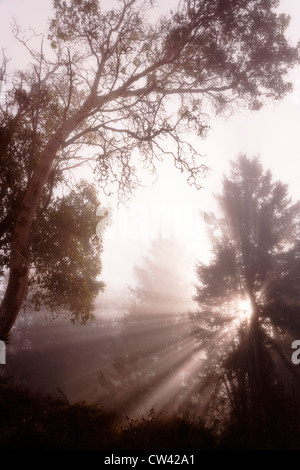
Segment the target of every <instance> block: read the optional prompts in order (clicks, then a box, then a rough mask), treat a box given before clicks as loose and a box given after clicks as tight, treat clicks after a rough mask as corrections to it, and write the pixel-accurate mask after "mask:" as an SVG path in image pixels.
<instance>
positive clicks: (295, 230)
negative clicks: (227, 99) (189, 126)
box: [191, 156, 300, 444]
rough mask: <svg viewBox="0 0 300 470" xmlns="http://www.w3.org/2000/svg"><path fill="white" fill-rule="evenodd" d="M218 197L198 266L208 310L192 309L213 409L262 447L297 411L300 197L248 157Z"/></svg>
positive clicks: (202, 305)
mask: <svg viewBox="0 0 300 470" xmlns="http://www.w3.org/2000/svg"><path fill="white" fill-rule="evenodd" d="M217 199H218V202H219V207H220V210H221V215H220V216H219V217H216V216H214V215H208V216H207V220H208V223H209V227H210V235H211V240H212V258H211V261H210V263H209V264H208V265H204V264H201V263H199V264H198V267H197V275H198V279H199V281H200V284H199V285H198V287H197V295H196V296H195V300H196V301H197V302H198V304H199V310H198V311H197V312H196V313H194V314H193V315H191V317H192V321H193V323H194V328H195V334H196V335H197V338H198V341H199V343H200V345H201V348H203V349H204V351H205V352H206V354H207V360H206V364H205V368H204V369H203V371H202V380H203V381H202V386H203V389H204V388H205V387H206V386H208V385H210V386H211V387H212V388H213V390H214V392H215V400H211V401H210V405H213V407H214V410H217V409H218V410H219V411H220V410H221V409H222V412H223V413H224V412H226V411H227V412H228V411H230V412H231V415H232V419H233V420H235V423H236V424H238V425H239V426H240V429H244V431H245V429H246V430H247V431H248V432H249V437H250V438H251V439H254V440H255V442H260V439H261V444H262V442H264V441H263V439H264V438H265V437H266V435H269V434H268V433H271V432H275V429H276V430H277V431H278V428H280V426H281V427H282V428H283V429H284V424H286V423H287V421H289V420H291V421H292V419H291V418H292V417H295V416H296V415H297V409H296V408H297V403H296V400H295V396H296V393H297V391H296V386H297V385H298V386H299V384H300V382H299V378H300V377H299V374H298V371H297V369H296V367H295V366H294V365H293V364H292V362H291V344H292V341H293V340H294V339H296V338H299V337H300V282H299V272H300V242H299V230H300V202H297V203H293V202H292V201H291V199H290V198H289V197H288V188H287V186H286V185H284V184H282V183H281V182H273V181H272V176H271V172H270V171H266V172H264V170H263V168H262V165H261V164H260V161H259V159H258V158H252V159H250V158H247V157H246V156H240V157H239V158H238V160H237V161H236V162H232V169H231V175H230V177H229V178H227V177H225V178H224V180H223V192H222V193H221V195H219V196H218V197H217ZM216 402H217V404H218V406H216ZM281 421H282V422H281ZM251 442H252V441H251Z"/></svg>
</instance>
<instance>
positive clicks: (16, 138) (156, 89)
mask: <svg viewBox="0 0 300 470" xmlns="http://www.w3.org/2000/svg"><path fill="white" fill-rule="evenodd" d="M277 6H278V2H277V0H264V1H263V2H262V1H258V0H252V1H250V2H249V1H248V2H245V1H244V0H235V1H221V0H214V1H211V0H210V1H208V0H185V1H184V2H182V3H180V4H179V6H178V9H177V11H175V12H173V13H172V14H171V15H169V16H167V17H162V18H160V19H159V20H158V21H157V22H154V21H149V19H148V18H149V11H150V9H151V8H152V3H151V2H148V1H145V2H141V1H139V0H122V1H121V2H120V4H119V5H118V7H117V8H111V9H110V10H107V11H104V10H102V9H101V7H100V4H99V2H98V1H97V0H70V1H69V2H66V1H62V0H54V2H53V7H54V16H53V18H52V20H51V23H50V28H49V34H48V37H47V38H43V39H42V41H41V47H40V49H39V50H34V49H32V48H31V46H30V42H28V41H26V40H25V39H24V38H23V36H22V35H21V32H20V30H19V29H18V27H17V26H16V27H15V35H16V37H17V38H18V39H19V40H20V41H21V42H23V44H24V47H25V48H27V50H28V51H29V52H30V54H31V58H32V63H31V65H30V66H29V67H28V68H27V69H26V70H22V71H19V72H16V73H14V75H13V77H11V80H10V79H9V75H8V74H7V73H5V68H6V67H5V66H6V65H7V64H6V62H5V63H4V65H3V71H2V72H3V74H2V75H4V76H5V79H4V81H5V82H6V88H7V90H8V91H7V93H6V99H5V101H4V103H1V139H2V142H3V145H2V148H1V160H2V161H4V166H5V167H6V166H7V165H8V166H9V165H10V162H11V160H10V159H8V157H7V155H11V154H12V153H14V152H15V151H16V152H17V153H18V155H19V157H18V158H20V159H21V160H20V161H21V162H22V167H23V168H26V169H27V172H28V176H29V177H28V178H27V184H26V185H24V187H23V188H22V191H20V193H18V192H17V193H16V197H15V198H14V200H15V201H16V206H17V207H16V209H15V210H14V221H13V234H12V238H11V247H12V249H11V250H10V261H9V269H10V274H9V279H8V284H7V289H6V293H5V296H4V298H3V301H2V303H1V307H0V334H1V335H3V334H7V333H8V332H9V331H10V329H11V327H12V325H13V323H14V321H15V319H16V317H17V315H18V312H19V311H20V308H21V307H22V304H23V301H24V298H25V296H26V292H27V284H28V273H29V267H30V251H31V240H32V237H33V233H34V225H35V219H36V217H37V214H38V212H39V211H40V210H41V207H43V201H44V200H45V198H47V194H49V191H50V194H51V187H52V183H51V181H53V180H54V179H55V175H57V176H56V177H57V178H58V179H60V178H61V177H62V179H61V180H60V181H61V182H63V181H64V179H63V176H61V175H63V174H64V172H65V171H66V170H68V169H72V168H74V167H75V166H76V167H78V166H80V165H81V164H83V163H84V162H87V161H90V162H91V161H92V162H93V167H94V170H95V176H96V179H97V180H98V182H99V183H100V186H101V187H102V188H103V189H106V190H107V191H111V190H114V189H115V190H116V191H118V193H119V195H120V196H122V195H124V194H125V193H127V194H128V192H129V193H130V192H131V191H133V190H134V188H135V187H136V186H137V185H138V184H139V178H138V171H139V169H140V168H146V169H147V170H148V171H152V172H155V166H156V160H157V159H161V158H162V157H165V158H172V159H173V160H174V164H175V165H176V167H178V168H179V169H180V170H181V171H185V172H186V173H187V178H188V181H189V183H191V184H195V185H196V186H197V187H200V182H199V177H201V176H203V173H204V171H205V165H203V163H202V161H201V160H200V159H199V154H198V152H197V151H196V150H195V149H194V148H193V147H192V146H191V144H190V142H189V141H188V139H186V137H185V135H186V133H187V132H194V133H196V134H197V135H198V136H200V137H205V135H206V132H207V130H208V128H209V113H210V112H211V111H212V110H213V111H214V112H216V113H222V112H223V111H225V110H226V109H228V108H234V106H235V104H239V105H240V104H246V105H247V106H249V107H250V108H251V109H259V107H260V106H261V105H262V104H263V103H264V102H266V100H270V99H274V100H278V99H281V98H282V97H283V96H284V95H285V94H286V93H287V92H288V91H289V90H290V89H291V84H290V83H289V82H288V81H286V79H285V76H286V74H287V72H288V70H289V68H290V67H292V66H294V65H295V64H296V63H298V61H299V50H298V47H293V46H291V45H290V44H289V43H288V41H287V39H286V36H285V30H286V28H287V26H288V22H289V19H288V17H287V16H286V15H284V14H278V13H277V12H276V7H277ZM46 44H47V45H46ZM49 45H50V48H49V47H48V46H49ZM20 146H21V147H20ZM15 170H16V172H15V176H16V178H19V174H18V171H19V170H18V167H16V169H15ZM7 191H8V190H7ZM3 217H4V219H6V217H8V218H9V217H10V216H9V214H8V212H7V208H6V209H5V213H4V214H3ZM6 221H7V219H6ZM1 223H2V222H1ZM3 226H5V223H3Z"/></svg>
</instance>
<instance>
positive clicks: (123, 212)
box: [0, 0, 300, 295]
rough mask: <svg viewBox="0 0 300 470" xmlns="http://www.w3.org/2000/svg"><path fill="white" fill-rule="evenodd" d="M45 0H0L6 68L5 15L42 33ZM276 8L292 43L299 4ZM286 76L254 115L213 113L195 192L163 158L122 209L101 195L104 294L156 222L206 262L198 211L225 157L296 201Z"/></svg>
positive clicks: (297, 85) (10, 43)
mask: <svg viewBox="0 0 300 470" xmlns="http://www.w3.org/2000/svg"><path fill="white" fill-rule="evenodd" d="M156 3H157V5H158V11H160V12H168V10H170V9H171V8H172V7H173V8H174V5H176V2H175V1H173V0H172V1H170V0H169V1H167V2H166V1H165V0H164V1H162V0H157V2H156ZM51 4H52V2H51V1H50V0H42V1H39V2H37V1H35V0H0V18H1V19H0V46H1V48H4V49H5V51H6V55H7V56H8V57H11V63H10V67H11V68H12V69H13V68H18V67H23V66H24V65H25V62H24V60H25V56H24V51H23V48H22V46H21V45H20V44H18V43H17V42H16V40H15V39H14V38H13V35H12V33H11V24H12V18H13V17H15V18H16V19H17V21H18V23H19V24H20V26H21V27H22V28H23V29H24V30H26V29H27V28H28V26H31V27H33V28H34V29H35V30H36V31H40V30H43V29H44V28H45V25H46V23H47V18H48V17H49V16H51ZM106 4H107V2H106ZM280 10H281V11H284V12H286V13H288V14H290V15H291V25H290V28H289V30H288V36H289V37H290V39H291V41H292V42H293V43H295V42H296V41H297V39H298V37H299V38H300V34H298V31H299V30H300V28H299V26H300V2H299V0H282V1H281V3H280ZM289 78H290V80H291V81H292V82H293V84H294V92H293V93H292V94H290V95H289V96H287V97H286V98H285V99H284V100H283V101H282V102H280V103H278V104H276V105H275V104H269V105H267V106H265V107H264V108H263V109H261V110H260V111H259V112H250V111H247V110H240V111H239V113H236V114H234V115H232V116H228V118H227V119H226V120H225V119H224V118H213V119H212V120H211V125H212V129H211V131H210V132H209V135H208V137H207V138H206V139H205V140H199V141H195V140H193V143H194V144H195V145H196V146H197V148H198V149H199V151H200V153H201V154H203V155H205V157H203V163H204V164H206V165H207V166H208V167H209V168H210V173H209V174H208V176H207V177H206V178H205V179H204V180H203V182H202V183H203V188H202V189H201V190H199V191H197V190H196V189H195V188H191V187H189V186H188V184H187V183H186V178H185V176H184V175H182V174H180V173H179V172H178V171H177V170H176V169H174V168H173V166H172V165H171V164H167V163H165V164H162V165H160V166H159V174H158V179H157V181H156V183H155V184H153V185H152V186H151V187H149V188H142V189H141V190H139V191H137V192H136V193H135V196H134V198H132V200H131V201H130V202H129V203H128V205H127V206H119V208H118V209H117V208H116V200H105V199H104V198H103V200H102V203H103V204H104V205H105V204H109V205H111V206H112V207H114V208H115V212H114V214H113V219H114V221H115V224H114V225H113V226H112V227H111V228H110V229H109V230H107V231H106V235H105V237H104V252H103V254H102V262H103V273H102V278H103V280H104V282H106V284H107V286H108V288H107V295H110V294H111V292H112V291H114V289H119V290H120V289H123V288H124V289H126V286H127V284H128V283H130V282H132V281H133V268H134V265H135V264H139V263H141V260H142V257H143V255H144V253H145V250H146V249H147V248H149V246H150V244H151V241H152V240H153V238H155V237H156V236H157V234H158V233H159V232H158V230H159V228H158V227H159V224H160V229H161V231H162V232H163V236H165V237H175V238H178V239H181V240H183V241H184V243H185V246H186V250H187V253H186V255H185V254H184V253H183V256H189V255H190V254H192V255H193V256H194V258H198V259H201V260H204V261H206V260H207V259H208V257H209V245H208V242H207V239H206V236H205V229H204V224H203V223H202V219H201V211H210V210H214V209H215V203H214V198H213V195H214V194H215V193H218V192H220V190H221V181H222V175H223V174H224V173H228V170H229V167H230V164H229V162H230V160H233V159H234V158H235V157H236V156H237V155H238V154H239V153H245V154H247V155H248V156H254V155H259V156H260V159H261V162H262V164H263V166H264V168H265V169H270V170H271V171H272V173H273V176H274V179H280V180H281V181H283V182H284V183H287V184H288V185H289V188H290V194H291V196H292V197H293V198H294V199H295V200H298V199H300V184H299V175H300V158H299V157H300V155H299V152H300V150H299V149H300V132H299V128H300V67H298V68H295V69H294V70H293V71H291V72H290V75H289ZM198 214H199V215H198ZM197 217H198V218H197ZM159 220H160V222H159Z"/></svg>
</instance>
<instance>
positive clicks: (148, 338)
mask: <svg viewBox="0 0 300 470" xmlns="http://www.w3.org/2000/svg"><path fill="white" fill-rule="evenodd" d="M187 268H189V260H188V259H187V255H186V251H185V250H184V247H183V245H182V243H180V242H179V241H178V240H173V239H157V240H154V241H153V242H152V243H151V246H150V248H149V250H148V252H147V255H146V256H145V257H144V259H143V263H142V265H140V266H136V267H135V286H134V287H132V288H130V293H131V305H130V306H129V309H128V313H127V315H125V316H124V318H123V319H122V320H121V321H119V324H120V325H121V327H122V333H121V335H120V336H118V337H117V339H116V341H115V344H116V346H115V353H114V354H111V356H112V357H113V358H114V361H113V365H114V369H115V374H111V371H109V373H108V374H106V373H105V372H103V373H100V372H99V381H100V382H101V383H102V384H106V388H107V394H108V396H110V395H111V387H113V386H114V387H115V389H114V393H113V394H114V397H115V398H117V397H118V399H119V406H120V407H121V408H122V409H126V411H127V412H128V411H132V412H134V413H137V411H141V410H144V409H147V408H149V409H150V408H151V407H152V406H154V405H155V404H156V406H157V407H158V408H159V409H162V408H167V409H169V410H170V409H172V408H175V407H176V406H178V405H179V403H180V401H181V400H183V398H184V395H185V393H186V392H187V386H186V385H187V382H188V380H189V379H190V376H189V373H190V371H189V370H187V369H188V367H187V366H188V365H190V364H191V362H192V361H191V355H192V352H193V346H194V345H193V341H191V335H190V325H189V322H188V319H187V316H186V311H187V309H188V308H189V307H191V305H192V302H191V297H190V285H189V283H188V282H187V280H186V271H187ZM105 369H107V368H105ZM183 384H184V385H183Z"/></svg>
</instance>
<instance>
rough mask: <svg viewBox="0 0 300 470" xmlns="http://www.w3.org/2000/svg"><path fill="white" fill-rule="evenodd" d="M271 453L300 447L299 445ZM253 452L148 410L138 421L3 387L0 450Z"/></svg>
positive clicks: (240, 441)
mask: <svg viewBox="0 0 300 470" xmlns="http://www.w3.org/2000/svg"><path fill="white" fill-rule="evenodd" d="M295 437H296V436H293V439H287V442H286V443H284V444H280V443H278V442H277V443H276V444H275V443H274V444H273V445H272V443H270V444H269V446H268V448H269V449H272V448H273V449H274V448H275V449H276V448H292V449H300V445H299V442H297V441H295V440H294V438H295ZM22 449H35V450H36V449H41V450H47V449H50V450H55V449H63V450H114V451H119V450H120V451H122V450H156V449H159V450H175V451H183V450H184V451H198V450H220V449H221V450H222V449H232V450H239V449H245V450H247V449H250V450H255V448H254V447H253V446H251V445H250V444H249V443H248V442H247V440H245V436H243V434H241V433H238V434H237V433H234V432H233V430H231V429H227V431H226V433H224V434H222V435H216V434H214V432H213V431H212V430H210V429H207V428H205V427H204V426H203V424H202V423H201V420H195V421H194V422H192V421H190V420H186V419H184V418H180V417H176V416H174V415H173V416H172V415H164V416H163V415H156V414H155V413H154V412H150V413H149V414H148V415H146V416H145V417H142V418H141V419H139V420H131V419H128V418H127V420H126V418H125V420H124V416H121V415H119V414H118V413H114V412H109V411H105V410H104V409H103V408H101V407H99V406H96V405H90V404H86V403H85V402H82V403H74V404H68V403H67V402H66V401H64V400H57V399H56V400H55V399H53V398H51V397H47V396H44V395H41V394H33V393H31V392H30V391H28V390H26V389H24V388H23V387H20V386H11V385H3V384H2V385H1V384H0V450H22Z"/></svg>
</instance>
